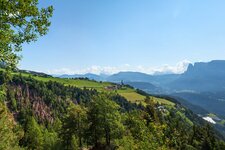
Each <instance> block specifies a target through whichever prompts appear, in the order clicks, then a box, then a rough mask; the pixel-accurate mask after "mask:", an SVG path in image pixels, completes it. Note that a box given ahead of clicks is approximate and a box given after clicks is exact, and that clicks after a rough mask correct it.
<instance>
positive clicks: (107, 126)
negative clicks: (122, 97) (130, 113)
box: [88, 94, 123, 147]
mask: <svg viewBox="0 0 225 150" xmlns="http://www.w3.org/2000/svg"><path fill="white" fill-rule="evenodd" d="M88 121H89V122H90V124H89V129H88V133H89V137H91V139H90V142H91V143H92V142H93V143H95V147H98V146H99V143H100V142H101V140H102V139H105V144H106V145H108V146H109V145H110V144H111V141H112V140H114V139H116V138H119V137H120V136H121V135H122V132H123V125H122V123H121V115H120V113H119V105H117V104H116V103H115V102H113V101H111V100H110V99H109V98H108V96H107V95H104V94H100V95H98V96H96V97H95V98H94V99H93V101H91V102H90V104H89V107H88Z"/></svg>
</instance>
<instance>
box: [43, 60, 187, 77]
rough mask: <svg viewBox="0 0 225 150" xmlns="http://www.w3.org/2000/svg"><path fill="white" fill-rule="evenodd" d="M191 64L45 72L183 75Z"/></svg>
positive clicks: (96, 67)
mask: <svg viewBox="0 0 225 150" xmlns="http://www.w3.org/2000/svg"><path fill="white" fill-rule="evenodd" d="M190 63H191V62H190V61H188V60H183V61H181V62H178V63H177V64H176V65H174V66H171V65H168V64H165V65H162V66H159V67H152V66H142V65H139V66H132V65H129V64H124V65H121V66H98V65H93V66H91V67H88V68H83V69H76V68H73V69H71V68H60V69H53V70H48V71H44V72H46V73H48V74H85V73H94V74H114V73H118V72H121V71H137V72H143V73H148V74H169V73H178V74H179V73H183V72H184V71H186V69H187V67H188V64H190Z"/></svg>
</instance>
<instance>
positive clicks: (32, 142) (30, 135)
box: [23, 117, 44, 150]
mask: <svg viewBox="0 0 225 150" xmlns="http://www.w3.org/2000/svg"><path fill="white" fill-rule="evenodd" d="M43 143H44V138H43V132H42V128H41V127H40V126H39V125H38V123H37V122H36V120H35V119H34V117H30V118H29V119H28V121H27V123H26V127H25V135H24V139H23V145H24V146H26V147H27V148H28V149H37V150H41V149H43Z"/></svg>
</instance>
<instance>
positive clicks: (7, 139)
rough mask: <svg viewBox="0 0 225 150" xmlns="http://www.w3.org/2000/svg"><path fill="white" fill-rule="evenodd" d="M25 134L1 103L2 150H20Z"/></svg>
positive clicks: (0, 129)
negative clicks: (20, 143)
mask: <svg viewBox="0 0 225 150" xmlns="http://www.w3.org/2000/svg"><path fill="white" fill-rule="evenodd" d="M22 136H23V132H22V131H21V130H20V128H19V127H18V126H17V125H16V124H15V121H14V118H13V116H12V115H11V114H10V113H9V112H8V109H7V107H6V106H5V104H4V103H3V102H0V149H1V150H3V149H4V150H10V149H19V145H18V144H19V140H20V139H21V138H22Z"/></svg>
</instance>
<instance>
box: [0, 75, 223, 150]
mask: <svg viewBox="0 0 225 150" xmlns="http://www.w3.org/2000/svg"><path fill="white" fill-rule="evenodd" d="M11 76H12V77H11V80H10V81H9V82H8V83H7V84H3V83H5V81H4V80H6V79H7V78H10V77H8V74H5V73H4V71H1V74H0V83H1V88H4V89H5V90H4V91H5V94H4V93H3V94H2V95H3V96H2V97H1V103H0V116H1V117H0V124H1V127H0V135H1V141H0V149H38V150H39V149H60V150H61V149H75V150H76V149H79V148H81V149H96V150H99V149H123V150H130V149H137V150H140V149H143V150H145V149H146V150H149V149H224V148H225V144H224V142H223V141H222V137H220V135H219V134H217V133H216V132H214V129H213V128H211V127H210V125H207V124H206V123H205V122H204V121H203V120H201V119H200V118H198V117H197V116H196V115H195V114H193V113H192V112H191V111H189V110H187V109H186V108H184V107H183V106H182V105H180V104H179V103H176V102H175V101H172V102H170V103H172V104H173V105H172V104H170V103H168V101H169V100H165V101H167V103H165V102H164V103H160V100H161V99H160V98H155V97H151V96H148V95H145V94H146V93H144V92H143V93H141V92H140V91H138V93H139V94H142V96H143V97H145V98H144V100H143V101H142V102H140V101H136V102H135V101H133V102H130V101H128V100H127V99H126V98H125V97H122V96H121V94H119V92H120V91H121V89H116V90H100V89H99V88H97V90H96V89H95V88H85V87H82V88H78V87H75V84H74V85H73V86H72V85H65V84H63V83H60V82H57V81H52V80H53V79H51V77H46V78H45V79H46V80H45V81H42V80H38V79H37V78H42V77H38V76H37V75H36V76H33V75H31V74H30V75H28V74H27V75H22V74H21V73H20V74H19V73H16V74H13V75H11ZM47 79H49V81H47ZM54 79H55V80H57V78H54ZM96 84H99V85H101V83H98V82H96ZM103 84H105V83H103ZM107 84H109V83H107ZM120 88H123V87H120ZM117 91H118V92H117ZM155 99H158V101H156V100H155Z"/></svg>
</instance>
